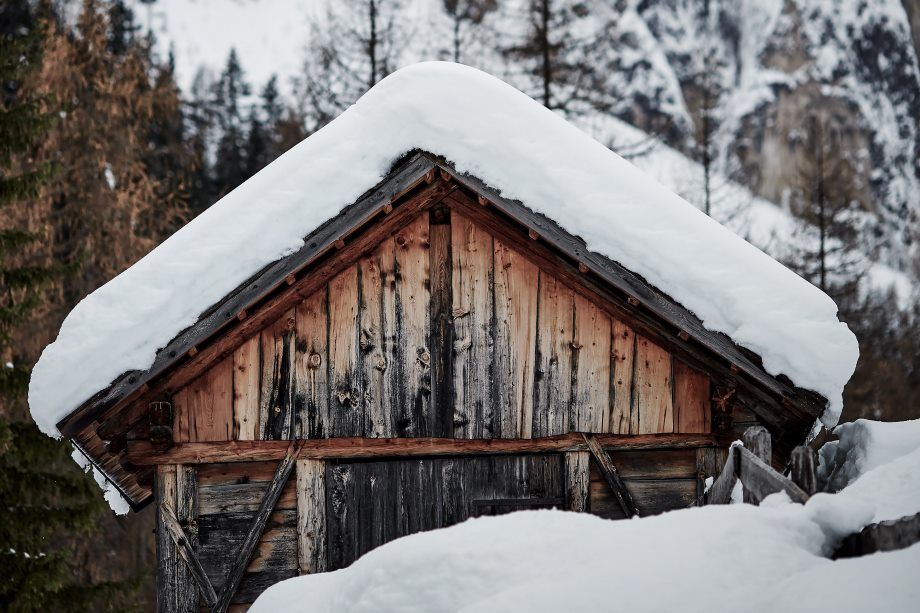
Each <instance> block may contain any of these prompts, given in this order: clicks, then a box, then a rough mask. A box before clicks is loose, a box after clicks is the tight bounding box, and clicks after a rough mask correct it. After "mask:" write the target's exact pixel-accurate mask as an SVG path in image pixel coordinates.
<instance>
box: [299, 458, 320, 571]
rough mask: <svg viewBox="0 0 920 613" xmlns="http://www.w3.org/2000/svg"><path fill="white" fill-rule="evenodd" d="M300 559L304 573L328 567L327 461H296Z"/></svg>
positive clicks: (300, 565) (300, 567)
mask: <svg viewBox="0 0 920 613" xmlns="http://www.w3.org/2000/svg"><path fill="white" fill-rule="evenodd" d="M297 561H298V567H299V570H300V574H301V575H310V574H314V573H321V572H324V571H325V570H326V463H325V462H324V461H322V460H298V461H297Z"/></svg>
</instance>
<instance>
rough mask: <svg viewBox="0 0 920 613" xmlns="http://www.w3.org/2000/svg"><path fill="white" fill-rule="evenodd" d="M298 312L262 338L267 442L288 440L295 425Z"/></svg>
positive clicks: (262, 424) (261, 395)
mask: <svg viewBox="0 0 920 613" xmlns="http://www.w3.org/2000/svg"><path fill="white" fill-rule="evenodd" d="M295 322H296V316H295V313H294V310H293V309H292V310H290V311H288V312H287V313H286V314H285V315H284V316H283V317H281V318H280V319H279V320H278V321H276V322H275V323H274V324H273V325H271V326H269V327H268V328H265V329H264V330H262V334H261V345H262V348H261V358H262V360H261V371H262V376H261V382H262V384H261V390H260V392H259V422H260V423H259V430H260V432H261V433H262V439H263V440H281V439H288V438H290V436H291V428H292V424H293V411H294V398H293V388H294V386H293V379H294V363H293V362H294V325H295Z"/></svg>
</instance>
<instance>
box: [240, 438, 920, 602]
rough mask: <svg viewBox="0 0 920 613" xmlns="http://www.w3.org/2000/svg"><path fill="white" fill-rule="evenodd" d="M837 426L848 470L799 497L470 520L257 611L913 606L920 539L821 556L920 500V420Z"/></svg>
mask: <svg viewBox="0 0 920 613" xmlns="http://www.w3.org/2000/svg"><path fill="white" fill-rule="evenodd" d="M841 428H842V429H843V433H844V437H843V438H841V442H840V446H839V448H838V447H837V446H836V442H835V443H833V444H829V445H825V447H824V448H823V449H822V457H827V456H828V455H831V456H833V455H834V452H836V451H837V450H838V449H841V450H843V451H842V453H843V455H842V456H841V457H842V458H844V460H843V461H844V464H843V465H841V469H842V471H843V472H845V473H847V474H849V475H851V476H852V477H853V481H852V483H851V484H850V485H848V486H847V487H845V488H844V489H843V490H842V491H840V492H839V493H836V494H817V495H815V496H813V497H812V498H811V500H809V501H808V503H806V504H805V505H799V504H792V503H791V502H789V498H788V497H787V496H786V495H785V494H777V495H774V496H771V497H769V498H767V499H766V500H765V501H764V502H763V504H762V505H761V506H760V507H754V506H751V505H746V504H732V505H725V506H708V507H702V508H694V509H684V510H679V511H672V512H670V513H665V514H663V515H659V516H655V517H646V518H641V519H635V520H631V521H626V520H621V521H608V520H603V519H600V518H597V517H594V516H591V515H584V514H575V513H564V512H558V511H530V512H521V513H514V514H511V515H505V516H502V517H496V518H481V519H473V520H469V521H467V522H465V523H462V524H459V525H457V526H453V527H450V528H445V529H443V530H436V531H433V532H426V533H421V534H416V535H412V536H409V537H405V538H402V539H398V540H396V541H393V542H391V543H388V544H386V545H384V546H383V547H380V548H378V549H375V550H373V551H371V552H370V553H368V554H366V555H365V556H363V557H362V558H360V559H359V560H357V561H356V562H355V563H354V564H352V565H351V566H350V567H348V568H346V569H343V570H339V571H336V572H332V573H327V574H319V575H313V576H310V575H307V576H303V577H297V578H294V579H289V580H287V581H283V582H281V583H278V584H276V585H275V586H273V587H271V588H269V589H268V590H267V591H266V592H265V593H264V594H263V595H262V596H261V597H260V598H259V599H258V600H257V601H256V603H255V605H254V606H253V607H252V608H251V609H250V611H252V612H253V613H260V612H274V611H310V612H311V613H312V612H315V613H324V612H326V611H330V612H331V611H350V612H352V613H359V612H362V611H400V612H402V613H411V612H413V611H418V612H423V611H445V612H446V611H457V612H460V611H462V612H464V613H474V612H479V611H483V612H485V611H489V612H502V611H508V612H511V611H528V612H532V613H541V612H543V611H546V612H550V611H586V612H587V611H591V612H593V611H599V610H608V609H610V608H611V606H612V605H611V603H616V608H617V609H622V610H627V611H677V610H680V611H688V612H692V611H701V612H703V611H707V612H708V611H740V610H744V611H753V612H755V613H760V612H768V611H776V612H783V611H809V612H811V613H821V612H824V611H826V612H828V613H840V612H842V611H891V612H898V611H915V610H916V606H917V604H916V603H917V602H918V598H920V583H918V582H917V581H916V569H917V568H918V567H920V544H917V545H914V546H912V547H910V548H908V549H904V550H901V551H892V552H887V553H876V554H873V555H869V556H864V557H861V558H855V559H844V560H836V561H831V560H830V559H828V558H827V557H826V556H828V555H829V554H830V553H832V552H833V551H834V549H835V548H836V547H837V545H838V544H839V541H840V539H841V538H842V537H843V536H845V535H847V534H851V533H853V532H857V531H858V530H860V529H861V528H862V527H863V526H865V525H866V524H868V523H871V522H877V521H883V520H886V519H898V518H900V517H903V516H905V515H913V514H914V513H917V512H918V511H920V420H917V421H913V422H901V423H895V424H883V423H879V422H868V421H865V420H860V421H858V422H855V423H854V424H844V426H841ZM857 467H861V468H857ZM861 470H865V472H860V471H861ZM662 586H663V587H665V589H661V588H662Z"/></svg>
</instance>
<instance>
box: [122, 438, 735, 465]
mask: <svg viewBox="0 0 920 613" xmlns="http://www.w3.org/2000/svg"><path fill="white" fill-rule="evenodd" d="M592 438H593V439H594V440H595V441H597V443H598V444H599V445H600V446H602V447H604V448H607V449H612V450H624V451H625V450H638V449H695V448H697V447H711V446H713V445H717V444H718V443H719V441H718V440H717V439H716V438H715V437H713V436H712V435H709V434H644V435H636V436H631V435H622V434H593V435H592ZM299 443H300V446H299V450H298V455H297V457H298V459H306V458H312V459H349V458H355V459H357V458H394V457H420V456H456V455H477V454H490V453H494V454H514V453H560V452H567V451H588V444H587V443H586V442H585V439H584V437H583V436H582V435H581V434H580V433H578V432H571V433H568V434H560V435H557V436H547V437H541V438H533V439H452V438H427V437H420V438H377V439H369V438H361V437H345V438H329V439H309V440H301V441H299ZM287 449H288V441H221V442H205V443H177V444H176V445H175V446H174V447H172V448H171V449H169V450H168V451H163V452H161V451H157V450H156V449H154V448H153V446H151V445H150V444H149V443H147V442H146V441H128V450H127V459H128V461H130V462H131V463H132V464H134V465H135V466H147V465H156V464H177V463H181V464H209V463H216V462H222V463H223V462H260V461H268V460H275V461H277V460H280V459H282V458H283V457H285V455H286V452H287Z"/></svg>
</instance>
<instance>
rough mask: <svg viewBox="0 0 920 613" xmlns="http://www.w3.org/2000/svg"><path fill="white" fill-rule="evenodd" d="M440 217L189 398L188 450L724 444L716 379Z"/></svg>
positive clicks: (180, 423) (251, 344) (388, 243)
mask: <svg viewBox="0 0 920 613" xmlns="http://www.w3.org/2000/svg"><path fill="white" fill-rule="evenodd" d="M437 212H438V211H432V212H431V214H430V215H429V213H425V214H424V215H422V216H420V217H418V218H417V219H416V220H415V221H413V222H411V223H410V224H409V225H408V226H406V227H404V228H403V229H402V230H400V231H398V232H397V233H395V234H394V235H393V236H391V237H390V238H388V239H386V240H385V241H384V242H383V243H382V244H380V245H379V246H378V247H377V248H376V249H374V250H373V251H372V252H371V253H369V254H366V255H364V256H363V257H361V258H359V259H358V260H357V261H356V262H355V263H354V265H352V266H350V267H349V268H347V269H346V270H344V271H343V272H341V273H340V274H338V275H337V276H335V277H334V278H332V279H331V280H330V281H329V282H328V284H327V285H326V286H325V287H323V288H322V289H321V290H319V291H317V292H316V293H315V294H313V295H311V296H309V297H308V298H307V299H306V300H304V301H303V302H302V303H300V304H299V305H297V307H296V308H294V309H292V310H291V311H289V312H288V313H286V314H285V315H284V316H282V317H281V318H280V319H279V320H277V321H276V322H275V323H274V324H272V325H271V326H269V327H267V328H265V329H264V330H262V331H261V332H260V334H258V335H257V336H256V337H253V338H250V339H249V340H247V341H246V342H245V343H244V344H243V345H242V346H241V347H239V348H238V349H237V350H236V351H235V352H234V354H233V355H232V356H230V357H228V358H227V359H225V360H224V361H222V362H220V363H218V364H216V365H215V366H214V367H212V368H211V370H209V371H208V372H207V373H205V374H204V375H203V376H201V377H200V378H199V379H197V380H195V381H193V382H192V383H191V384H190V385H188V386H187V387H185V388H183V389H182V390H180V391H178V392H177V393H176V394H175V395H174V396H173V403H174V406H175V409H176V410H175V436H176V440H178V441H220V440H230V439H239V440H253V439H287V438H290V437H302V438H323V437H334V436H366V437H397V436H406V437H415V436H442V437H456V438H497V437H502V438H531V437H542V436H550V435H554V434H561V433H564V432H570V431H585V432H610V433H619V434H650V433H663V432H685V433H701V432H709V431H710V430H711V412H710V389H709V387H710V385H709V378H708V377H707V376H706V375H704V374H703V373H700V372H698V371H695V370H693V369H692V368H690V367H688V366H687V365H685V364H683V363H682V362H680V361H679V360H677V359H675V358H673V357H672V356H671V354H670V353H668V352H667V351H665V350H664V349H662V348H661V347H659V346H657V345H655V344H654V343H652V342H651V341H649V340H648V339H646V338H643V337H642V336H640V335H637V334H635V333H634V332H633V330H632V329H631V328H630V327H629V326H627V325H626V324H625V323H623V322H621V321H617V320H616V319H614V318H612V317H611V316H610V315H609V314H608V312H607V311H606V310H604V308H603V305H598V304H594V303H593V302H591V301H589V300H587V299H586V298H584V297H583V296H582V295H581V294H580V293H578V292H577V291H576V289H577V288H573V287H569V286H568V285H566V284H563V283H562V282H561V281H559V280H558V279H557V278H555V277H553V276H552V275H550V274H548V273H547V272H545V271H544V270H541V269H540V268H538V267H537V266H536V265H535V264H534V263H533V262H531V261H529V260H528V259H527V257H526V255H525V254H522V253H519V252H517V251H515V250H514V249H511V248H510V247H508V246H507V245H505V244H503V243H502V241H501V239H500V238H497V237H495V236H493V235H492V234H490V233H489V232H487V231H485V230H483V229H482V228H481V227H479V226H478V225H477V224H475V223H473V222H472V221H471V220H470V219H468V218H466V217H464V216H463V215H461V214H459V213H457V212H455V211H449V212H448V211H447V210H446V209H445V210H444V212H442V213H441V214H440V216H436V215H435V213H437ZM432 271H435V274H432ZM448 307H449V309H448Z"/></svg>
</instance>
